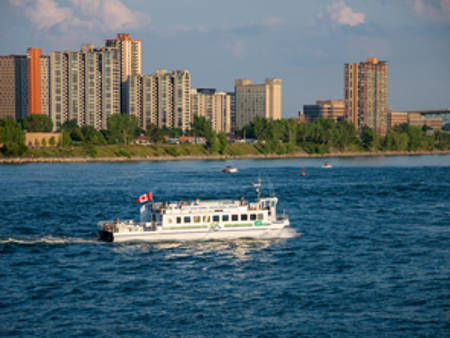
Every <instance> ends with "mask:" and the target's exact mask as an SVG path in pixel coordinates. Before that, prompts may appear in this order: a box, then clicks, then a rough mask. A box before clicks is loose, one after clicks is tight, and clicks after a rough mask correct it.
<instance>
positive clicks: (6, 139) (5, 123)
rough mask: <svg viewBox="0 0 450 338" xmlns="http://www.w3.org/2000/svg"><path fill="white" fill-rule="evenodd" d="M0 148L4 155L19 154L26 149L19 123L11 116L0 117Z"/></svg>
mask: <svg viewBox="0 0 450 338" xmlns="http://www.w3.org/2000/svg"><path fill="white" fill-rule="evenodd" d="M0 144H3V146H2V148H1V149H0V150H1V152H2V153H3V155H5V156H21V155H23V154H25V153H26V152H27V151H28V148H27V147H26V145H25V133H24V132H23V130H22V128H21V127H20V124H19V123H17V122H16V121H14V120H13V119H11V118H6V119H0Z"/></svg>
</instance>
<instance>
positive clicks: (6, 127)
mask: <svg viewBox="0 0 450 338" xmlns="http://www.w3.org/2000/svg"><path fill="white" fill-rule="evenodd" d="M52 129H53V123H52V121H51V119H50V117H49V116H48V115H44V114H33V115H30V116H27V117H26V118H24V119H23V120H22V121H20V122H16V121H15V120H13V119H8V118H7V119H0V144H2V148H1V152H2V153H3V155H4V156H22V155H25V154H26V153H27V151H28V148H27V146H26V145H25V131H28V132H50V131H52ZM428 129H429V128H428V127H426V126H424V127H422V128H420V127H414V126H411V125H409V124H402V125H398V126H396V127H394V128H393V129H392V130H389V131H388V132H387V134H386V135H385V136H381V135H379V134H377V133H376V132H375V131H374V130H372V129H370V128H369V127H367V126H364V127H363V128H362V129H361V130H357V129H356V128H355V127H354V126H353V125H352V124H351V123H349V122H347V121H339V122H335V121H334V120H332V119H322V118H318V119H315V120H314V121H312V122H310V123H298V121H297V120H296V119H294V118H291V119H282V120H270V119H266V118H263V117H259V116H257V117H255V118H254V119H253V121H252V122H251V123H249V124H248V125H246V126H244V127H243V128H242V129H240V130H238V131H236V134H237V135H238V136H241V137H242V138H245V139H254V140H255V145H254V146H255V148H257V150H258V151H259V152H261V153H265V154H269V153H278V154H288V153H292V152H296V151H305V152H307V153H311V154H325V153H328V152H330V151H341V152H343V151H377V150H378V151H386V150H395V151H417V150H434V149H439V150H448V149H450V134H449V133H447V132H434V133H433V134H429V133H427V131H428ZM58 131H59V132H61V139H60V141H59V143H58V144H56V142H54V144H51V143H52V142H51V140H50V145H54V146H58V147H62V148H64V147H72V146H82V147H86V149H87V150H88V153H89V152H92V153H94V154H95V152H96V148H95V146H101V145H108V144H124V145H128V144H132V143H134V141H135V140H136V138H137V137H139V136H140V135H145V136H147V137H148V138H149V140H150V141H151V142H152V143H155V144H163V143H165V142H166V138H167V137H172V138H176V137H179V136H181V135H190V136H194V137H205V138H206V144H205V148H206V149H207V151H208V152H209V153H212V154H217V153H219V154H226V153H227V148H228V147H229V143H228V141H227V135H226V134H225V133H223V132H219V133H217V132H215V131H214V130H212V128H211V126H210V123H209V121H208V120H206V118H204V117H202V116H194V120H193V122H192V124H191V129H190V130H188V131H185V132H182V130H181V129H170V128H159V127H158V126H156V125H154V124H150V125H148V126H147V128H146V129H145V130H142V129H141V128H139V123H138V120H137V118H136V117H135V116H130V115H126V114H114V115H111V116H110V117H108V119H107V129H105V130H97V129H95V128H94V127H92V126H83V127H80V126H78V124H77V121H76V120H70V121H66V122H65V123H64V124H63V125H62V126H61V128H59V130H58ZM35 145H38V144H35Z"/></svg>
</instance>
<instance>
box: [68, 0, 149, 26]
mask: <svg viewBox="0 0 450 338" xmlns="http://www.w3.org/2000/svg"><path fill="white" fill-rule="evenodd" d="M70 2H71V3H72V5H73V6H74V7H76V8H78V9H80V10H81V12H82V13H83V15H85V16H86V17H87V18H89V19H90V20H93V21H95V22H96V24H97V26H99V27H100V28H103V30H111V31H116V30H122V29H124V30H132V29H135V28H138V27H140V26H142V25H144V24H145V23H146V21H147V18H146V16H145V15H144V14H143V13H141V12H138V11H133V10H131V9H129V8H128V7H127V6H125V5H124V4H123V3H122V2H121V1H120V0H70Z"/></svg>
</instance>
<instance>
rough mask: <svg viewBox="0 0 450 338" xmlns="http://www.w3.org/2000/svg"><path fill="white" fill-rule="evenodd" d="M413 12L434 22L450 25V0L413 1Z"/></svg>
mask: <svg viewBox="0 0 450 338" xmlns="http://www.w3.org/2000/svg"><path fill="white" fill-rule="evenodd" d="M414 10H415V11H416V13H417V14H419V15H420V16H423V17H427V18H430V19H431V20H433V21H435V22H445V23H450V0H427V1H423V0H415V1H414Z"/></svg>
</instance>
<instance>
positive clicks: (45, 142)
mask: <svg viewBox="0 0 450 338" xmlns="http://www.w3.org/2000/svg"><path fill="white" fill-rule="evenodd" d="M41 143H42V146H43V147H46V146H47V140H46V139H45V138H43V139H42V142H41Z"/></svg>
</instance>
